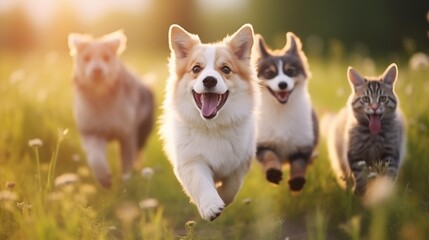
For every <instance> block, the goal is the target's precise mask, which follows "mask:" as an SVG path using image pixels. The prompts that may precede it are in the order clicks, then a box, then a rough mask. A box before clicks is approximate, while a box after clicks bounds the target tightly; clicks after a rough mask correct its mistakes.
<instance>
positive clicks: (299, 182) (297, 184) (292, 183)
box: [288, 176, 305, 191]
mask: <svg viewBox="0 0 429 240" xmlns="http://www.w3.org/2000/svg"><path fill="white" fill-rule="evenodd" d="M288 183H289V188H290V190H292V191H301V189H302V188H303V187H304V184H305V178H304V177H301V176H299V177H294V178H291V179H290V180H289V181H288Z"/></svg>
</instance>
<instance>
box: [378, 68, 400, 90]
mask: <svg viewBox="0 0 429 240" xmlns="http://www.w3.org/2000/svg"><path fill="white" fill-rule="evenodd" d="M397 78H398V66H396V63H392V64H390V65H389V66H388V67H387V68H386V70H385V71H384V73H383V75H382V77H381V79H382V81H383V82H384V83H386V84H388V85H389V86H391V87H393V84H394V83H395V81H396V79H397Z"/></svg>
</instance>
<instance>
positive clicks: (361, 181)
mask: <svg viewBox="0 0 429 240" xmlns="http://www.w3.org/2000/svg"><path fill="white" fill-rule="evenodd" d="M349 162H350V168H351V171H352V174H353V177H354V180H355V190H354V192H355V194H356V195H359V196H363V195H364V194H365V192H366V189H367V185H368V179H371V178H373V177H375V175H374V174H375V173H370V172H369V168H368V165H367V164H366V162H365V161H363V160H360V161H359V160H358V161H349Z"/></svg>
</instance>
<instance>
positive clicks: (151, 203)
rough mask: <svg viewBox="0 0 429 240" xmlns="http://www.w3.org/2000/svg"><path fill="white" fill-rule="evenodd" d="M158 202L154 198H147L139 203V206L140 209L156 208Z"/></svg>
mask: <svg viewBox="0 0 429 240" xmlns="http://www.w3.org/2000/svg"><path fill="white" fill-rule="evenodd" d="M158 205H159V202H158V200H157V199H155V198H147V199H144V200H142V201H140V202H139V206H140V208H142V209H151V208H156V207H158Z"/></svg>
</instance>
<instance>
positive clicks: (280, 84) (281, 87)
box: [279, 82, 287, 90]
mask: <svg viewBox="0 0 429 240" xmlns="http://www.w3.org/2000/svg"><path fill="white" fill-rule="evenodd" d="M279 88H280V89H282V90H283V89H286V88H287V83H285V82H281V83H279Z"/></svg>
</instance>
